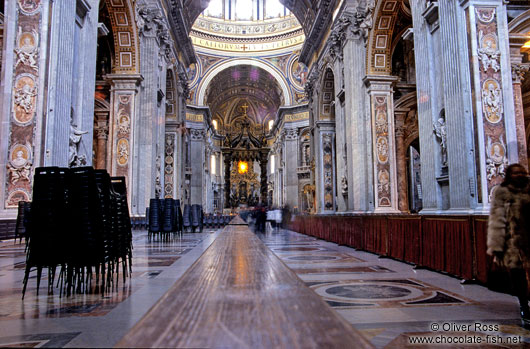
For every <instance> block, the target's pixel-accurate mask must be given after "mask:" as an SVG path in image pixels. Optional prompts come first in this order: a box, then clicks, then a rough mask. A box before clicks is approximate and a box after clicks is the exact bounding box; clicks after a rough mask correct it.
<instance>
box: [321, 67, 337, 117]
mask: <svg viewBox="0 0 530 349" xmlns="http://www.w3.org/2000/svg"><path fill="white" fill-rule="evenodd" d="M322 72H323V74H322V76H321V77H320V93H319V94H320V96H319V98H318V100H319V109H320V110H319V111H318V119H319V120H335V72H334V71H333V69H332V68H331V67H330V66H329V65H328V64H326V65H325V66H324V67H323V69H322Z"/></svg>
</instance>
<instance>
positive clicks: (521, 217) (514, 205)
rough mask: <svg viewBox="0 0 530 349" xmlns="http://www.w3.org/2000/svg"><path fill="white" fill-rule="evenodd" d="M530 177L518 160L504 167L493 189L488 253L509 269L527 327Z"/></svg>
mask: <svg viewBox="0 0 530 349" xmlns="http://www.w3.org/2000/svg"><path fill="white" fill-rule="evenodd" d="M529 183H530V181H529V179H528V173H527V171H526V169H525V168H524V167H523V166H522V165H520V164H512V165H510V166H508V167H507V168H506V175H505V177H504V181H503V182H502V183H501V184H500V185H499V186H498V187H497V188H496V189H495V191H494V193H493V198H492V201H491V210H490V217H489V221H488V240H487V246H488V250H487V253H488V254H489V255H491V256H493V257H494V258H493V261H494V263H496V264H497V265H499V266H504V267H506V268H507V269H508V271H509V276H510V283H511V285H510V286H511V288H512V292H513V294H514V295H515V296H517V298H518V299H519V305H520V309H521V320H522V322H523V326H525V327H530V309H529V307H528V295H527V293H528V290H527V280H526V271H525V267H527V266H529V265H530V258H529V256H530V250H529V241H528V240H529V239H528V237H529V235H530V234H529V229H530V221H529V219H530V185H529Z"/></svg>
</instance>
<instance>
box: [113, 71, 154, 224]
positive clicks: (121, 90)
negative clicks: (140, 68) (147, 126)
mask: <svg viewBox="0 0 530 349" xmlns="http://www.w3.org/2000/svg"><path fill="white" fill-rule="evenodd" d="M106 80H107V81H108V82H109V84H110V115H109V139H108V142H107V157H106V168H107V171H109V173H110V175H111V176H123V177H125V179H126V184H127V195H128V202H129V205H130V206H131V209H132V211H133V214H136V213H141V214H145V207H144V212H137V211H136V208H137V207H136V205H135V204H134V203H133V200H134V195H133V194H134V181H135V174H134V173H133V171H132V169H133V166H134V165H135V162H136V159H134V157H133V156H132V155H131V153H132V146H131V143H134V140H133V131H132V130H134V129H135V128H136V127H138V114H137V112H136V100H137V98H136V95H137V93H138V85H139V83H140V81H141V80H142V77H141V76H140V75H138V74H130V75H128V74H109V75H107V76H106Z"/></svg>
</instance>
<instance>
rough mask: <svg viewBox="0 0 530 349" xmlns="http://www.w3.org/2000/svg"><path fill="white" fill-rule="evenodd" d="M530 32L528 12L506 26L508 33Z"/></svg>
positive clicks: (529, 11) (529, 14)
mask: <svg viewBox="0 0 530 349" xmlns="http://www.w3.org/2000/svg"><path fill="white" fill-rule="evenodd" d="M529 31H530V10H528V11H525V12H523V13H521V14H520V15H519V16H517V17H515V18H514V19H512V20H511V21H510V23H509V24H508V32H510V33H527V32H529Z"/></svg>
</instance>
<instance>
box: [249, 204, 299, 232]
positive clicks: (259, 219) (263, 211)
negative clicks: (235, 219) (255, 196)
mask: <svg viewBox="0 0 530 349" xmlns="http://www.w3.org/2000/svg"><path fill="white" fill-rule="evenodd" d="M248 217H249V218H250V220H248V219H247V221H248V222H249V223H251V225H254V230H255V231H256V232H260V233H264V232H266V227H267V222H268V223H270V227H271V228H274V229H277V228H280V227H281V228H284V229H285V228H288V225H289V222H290V221H291V211H290V209H289V207H288V206H284V207H283V208H281V209H280V208H270V209H268V208H267V207H265V206H262V205H258V206H256V207H255V208H254V209H253V210H252V211H251V212H250V213H249V215H248Z"/></svg>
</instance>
